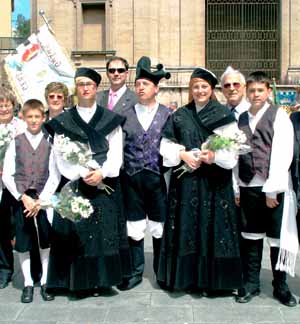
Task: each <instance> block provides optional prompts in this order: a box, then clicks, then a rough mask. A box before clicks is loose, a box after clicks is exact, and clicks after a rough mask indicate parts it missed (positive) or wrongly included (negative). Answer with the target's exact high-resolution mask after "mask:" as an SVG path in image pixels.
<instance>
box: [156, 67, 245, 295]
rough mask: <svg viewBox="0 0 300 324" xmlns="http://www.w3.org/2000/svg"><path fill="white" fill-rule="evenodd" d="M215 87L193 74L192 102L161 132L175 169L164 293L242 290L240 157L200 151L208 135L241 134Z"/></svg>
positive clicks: (162, 269)
mask: <svg viewBox="0 0 300 324" xmlns="http://www.w3.org/2000/svg"><path fill="white" fill-rule="evenodd" d="M217 83H218V80H217V78H216V76H215V75H214V74H213V73H212V72H210V71H208V70H206V69H204V68H197V69H195V70H194V71H193V73H192V75H191V80H190V85H189V89H190V93H191V100H190V102H189V103H188V104H187V105H186V106H183V107H182V108H180V109H178V110H177V111H176V112H174V113H173V114H172V116H171V117H170V119H169V120H168V122H167V124H166V126H165V129H164V131H163V133H162V141H161V146H160V153H161V155H162V156H163V164H164V166H166V167H175V168H174V169H173V173H172V176H171V182H170V189H169V216H168V218H167V220H166V223H165V228H164V236H163V243H162V250H161V255H160V262H159V271H158V284H159V285H160V286H161V287H163V288H167V289H181V290H185V291H188V292H191V291H192V292H199V293H202V292H203V291H206V293H207V292H208V293H209V292H216V293H218V292H220V290H228V291H229V292H232V290H233V289H235V288H239V287H241V286H242V268H241V260H240V252H239V237H238V228H237V227H238V220H237V215H236V211H235V202H234V193H233V189H232V168H233V167H234V166H235V165H236V161H237V159H236V154H235V153H233V152H230V151H229V150H217V151H215V152H213V151H211V150H207V149H202V150H201V145H202V144H203V143H204V142H205V141H206V140H207V138H208V137H209V136H210V135H212V134H219V135H222V134H223V132H224V131H228V130H229V129H230V128H232V129H237V125H236V121H235V117H234V115H233V114H232V113H231V112H230V111H229V110H228V109H227V108H226V107H225V106H223V105H221V104H220V103H219V102H217V101H216V100H213V99H212V97H213V91H214V88H215V86H216V84H217ZM195 149H198V151H197V154H196V153H195V152H196V151H195ZM184 164H185V165H186V166H187V167H188V168H189V170H190V172H186V173H184V174H182V175H180V174H179V173H180V172H176V169H178V168H179V167H180V166H181V165H184Z"/></svg>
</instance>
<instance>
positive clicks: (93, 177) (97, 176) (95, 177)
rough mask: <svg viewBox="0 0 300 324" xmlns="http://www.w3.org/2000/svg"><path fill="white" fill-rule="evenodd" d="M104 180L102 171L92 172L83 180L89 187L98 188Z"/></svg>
mask: <svg viewBox="0 0 300 324" xmlns="http://www.w3.org/2000/svg"><path fill="white" fill-rule="evenodd" d="M102 179H103V176H102V172H101V170H100V169H98V170H91V171H89V173H88V174H87V175H86V176H85V177H84V178H83V181H84V182H85V183H86V184H87V185H89V186H93V187H95V186H97V185H98V184H99V183H100V182H101V181H102Z"/></svg>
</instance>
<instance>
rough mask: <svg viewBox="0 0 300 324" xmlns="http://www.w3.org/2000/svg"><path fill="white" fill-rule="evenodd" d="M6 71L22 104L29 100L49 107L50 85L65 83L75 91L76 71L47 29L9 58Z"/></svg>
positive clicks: (40, 31)
mask: <svg viewBox="0 0 300 324" xmlns="http://www.w3.org/2000/svg"><path fill="white" fill-rule="evenodd" d="M4 67H5V71H6V72H7V74H8V79H9V81H10V84H11V86H12V88H13V89H14V92H15V95H16V96H17V98H18V101H19V103H20V104H23V103H24V102H25V101H26V100H28V99H33V98H34V99H39V100H41V101H42V102H44V103H45V98H44V92H45V87H46V85H47V84H48V83H50V82H54V81H55V82H62V83H64V84H65V85H66V86H67V87H68V89H69V92H70V93H72V92H73V90H74V73H75V72H74V70H75V69H74V68H73V65H72V64H71V62H70V61H69V60H68V58H67V56H66V55H65V53H64V51H63V49H62V48H61V46H60V45H59V44H58V42H57V41H56V39H55V37H54V36H53V34H52V33H50V31H49V29H48V28H47V26H46V25H43V26H42V27H41V28H40V29H39V31H38V33H37V34H32V35H31V36H30V37H29V38H28V39H27V41H26V42H24V43H23V44H21V45H20V46H18V47H17V49H16V53H15V54H10V55H8V56H7V57H6V58H5V65H4Z"/></svg>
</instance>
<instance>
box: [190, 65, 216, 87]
mask: <svg viewBox="0 0 300 324" xmlns="http://www.w3.org/2000/svg"><path fill="white" fill-rule="evenodd" d="M194 78H200V79H203V80H205V81H207V82H208V83H209V84H210V85H211V86H212V87H213V88H214V87H215V86H216V85H217V84H218V79H217V77H216V75H215V74H214V73H212V72H211V71H209V70H206V69H204V68H197V69H195V70H194V71H193V73H192V75H191V79H194Z"/></svg>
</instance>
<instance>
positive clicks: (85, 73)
mask: <svg viewBox="0 0 300 324" xmlns="http://www.w3.org/2000/svg"><path fill="white" fill-rule="evenodd" d="M78 77H86V78H89V79H91V80H93V81H94V82H95V83H96V84H97V86H98V85H99V84H100V82H101V75H100V74H99V73H98V72H97V71H95V70H93V69H90V68H87V67H80V68H78V69H77V70H76V73H75V79H76V78H78Z"/></svg>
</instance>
